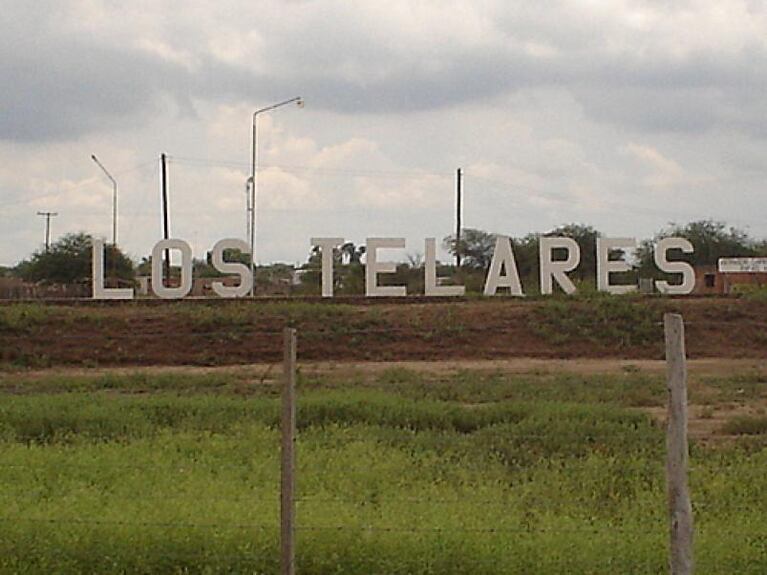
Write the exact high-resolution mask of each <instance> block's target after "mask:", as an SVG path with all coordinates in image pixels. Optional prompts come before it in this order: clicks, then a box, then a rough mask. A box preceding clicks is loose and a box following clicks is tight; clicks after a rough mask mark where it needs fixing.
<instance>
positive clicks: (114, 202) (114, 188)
mask: <svg viewBox="0 0 767 575" xmlns="http://www.w3.org/2000/svg"><path fill="white" fill-rule="evenodd" d="M91 159H92V160H93V161H94V162H96V164H97V165H98V167H99V168H101V171H102V172H104V174H106V177H107V178H109V179H110V180H111V181H112V245H113V246H116V245H117V180H115V179H114V178H113V177H112V174H110V173H109V171H108V170H107V169H106V168H105V167H104V164H102V163H101V162H100V161H99V159H98V158H97V157H96V154H91Z"/></svg>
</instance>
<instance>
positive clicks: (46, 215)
mask: <svg viewBox="0 0 767 575" xmlns="http://www.w3.org/2000/svg"><path fill="white" fill-rule="evenodd" d="M37 215H38V216H43V217H44V218H45V251H46V252H47V251H50V249H51V218H53V217H56V216H58V215H59V213H58V212H37Z"/></svg>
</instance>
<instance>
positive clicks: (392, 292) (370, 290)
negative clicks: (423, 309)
mask: <svg viewBox="0 0 767 575" xmlns="http://www.w3.org/2000/svg"><path fill="white" fill-rule="evenodd" d="M404 247H405V238H368V239H367V251H366V252H365V295H366V296H368V297H387V296H388V297H403V296H405V295H407V293H406V291H405V286H379V285H378V274H379V273H380V274H391V273H394V272H395V271H397V266H396V264H395V263H394V262H379V261H378V255H377V253H376V252H377V250H379V249H381V248H404Z"/></svg>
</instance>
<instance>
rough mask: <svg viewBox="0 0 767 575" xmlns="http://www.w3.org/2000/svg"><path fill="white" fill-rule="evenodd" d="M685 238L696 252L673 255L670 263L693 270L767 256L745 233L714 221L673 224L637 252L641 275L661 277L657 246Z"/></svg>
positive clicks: (642, 244) (645, 241) (644, 242)
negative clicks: (726, 260) (730, 259)
mask: <svg viewBox="0 0 767 575" xmlns="http://www.w3.org/2000/svg"><path fill="white" fill-rule="evenodd" d="M670 237H681V238H686V239H687V240H689V241H690V243H691V244H692V247H693V249H694V252H693V253H691V254H685V253H681V252H678V251H677V253H674V252H670V253H669V260H678V261H686V262H688V263H690V264H692V265H694V266H702V265H716V264H717V262H718V261H719V258H726V257H754V256H759V255H762V254H764V253H765V247H767V246H765V245H764V244H759V243H757V241H756V240H754V239H753V238H751V237H749V235H748V234H747V233H746V232H744V231H743V230H739V229H737V228H735V227H731V226H728V225H727V224H726V223H725V222H720V221H715V220H698V221H695V222H690V223H688V224H686V225H684V226H682V225H679V224H674V223H672V224H670V225H669V226H668V227H667V228H664V229H662V230H660V231H658V233H656V234H655V236H654V237H653V239H652V240H644V241H643V242H642V243H641V244H640V246H639V248H638V249H637V259H638V260H639V271H640V274H641V275H642V276H643V277H660V276H661V275H662V274H661V273H660V271H659V270H658V269H657V268H656V266H655V258H654V244H655V243H656V242H658V241H659V240H661V239H663V238H670Z"/></svg>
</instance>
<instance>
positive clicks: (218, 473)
mask: <svg viewBox="0 0 767 575" xmlns="http://www.w3.org/2000/svg"><path fill="white" fill-rule="evenodd" d="M256 375H257V376H258V377H254V374H253V373H252V371H251V372H248V371H245V370H222V369H217V370H196V371H195V370H189V371H179V372H174V371H161V370H157V371H153V370H142V371H139V370H135V371H122V372H116V371H113V372H105V373H100V374H95V373H91V372H88V371H83V372H60V373H57V372H42V373H24V372H6V373H2V374H0V393H1V394H2V402H1V403H0V462H1V463H0V485H1V487H0V506H2V516H1V517H0V569H2V571H3V572H7V573H95V572H98V573H123V572H129V573H150V572H151V573H277V572H278V556H279V554H278V527H277V526H278V514H279V498H278V495H279V489H278V482H279V466H278V445H279V432H278V408H279V403H278V402H279V399H278V395H279V387H278V385H276V384H277V381H276V379H275V377H276V376H275V374H274V373H271V372H269V371H264V372H263V373H260V374H256ZM298 391H299V396H300V404H299V414H298V422H299V441H298V492H299V493H298V503H297V507H298V567H299V573H302V574H330V573H337V574H341V573H349V574H352V573H354V574H370V573H401V574H413V573H423V574H426V573H433V574H459V573H460V574H465V573H488V574H494V573H499V574H500V573H520V574H521V573H552V574H553V573H557V574H559V573H605V574H607V573H610V574H614V573H647V574H650V573H660V572H664V570H665V568H666V567H665V566H666V545H667V524H666V517H665V484H664V475H663V457H664V449H665V448H664V433H663V429H662V424H661V423H659V422H658V420H657V418H656V417H655V416H654V415H653V414H654V413H655V412H658V411H662V406H663V405H664V402H665V388H664V383H663V379H662V376H661V375H659V374H657V373H654V372H646V371H645V370H643V369H640V368H633V367H630V368H624V369H622V370H620V371H618V372H615V373H610V374H576V373H568V372H552V371H545V370H532V371H530V372H527V373H511V372H507V371H504V370H501V369H454V370H441V371H439V370H435V371H428V370H426V371H424V370H413V369H405V368H389V369H380V370H375V371H365V370H354V369H349V370H345V369H335V370H334V369H329V370H324V371H322V370H314V369H309V368H304V369H303V370H302V373H301V375H300V378H299V388H298ZM691 401H692V403H693V404H694V405H693V409H694V410H699V411H700V415H701V417H700V421H702V422H704V423H705V422H706V421H712V422H718V423H717V426H715V427H713V428H712V429H711V430H710V432H708V434H707V436H706V437H705V440H704V438H701V440H700V441H698V442H696V443H694V444H693V446H692V460H691V463H692V472H691V488H692V494H693V507H694V510H695V519H696V539H695V550H696V559H697V565H698V572H700V573H722V574H724V573H753V574H757V573H759V574H761V573H765V572H767V499H765V497H764V493H765V492H766V491H767V474H766V473H765V469H766V468H767V449H765V446H766V445H767V435H765V431H766V430H765V426H764V424H763V421H764V417H765V416H764V412H763V406H764V404H765V401H767V383H765V374H764V373H763V372H746V373H730V374H726V375H717V376H707V377H700V378H697V379H696V381H695V385H694V386H692V387H691ZM760 406H762V407H760ZM741 408H742V409H741ZM746 408H748V409H746ZM760 409H761V410H762V411H761V412H760ZM722 414H725V415H724V416H722ZM728 414H731V416H730V415H728ZM760 422H762V423H760Z"/></svg>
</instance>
